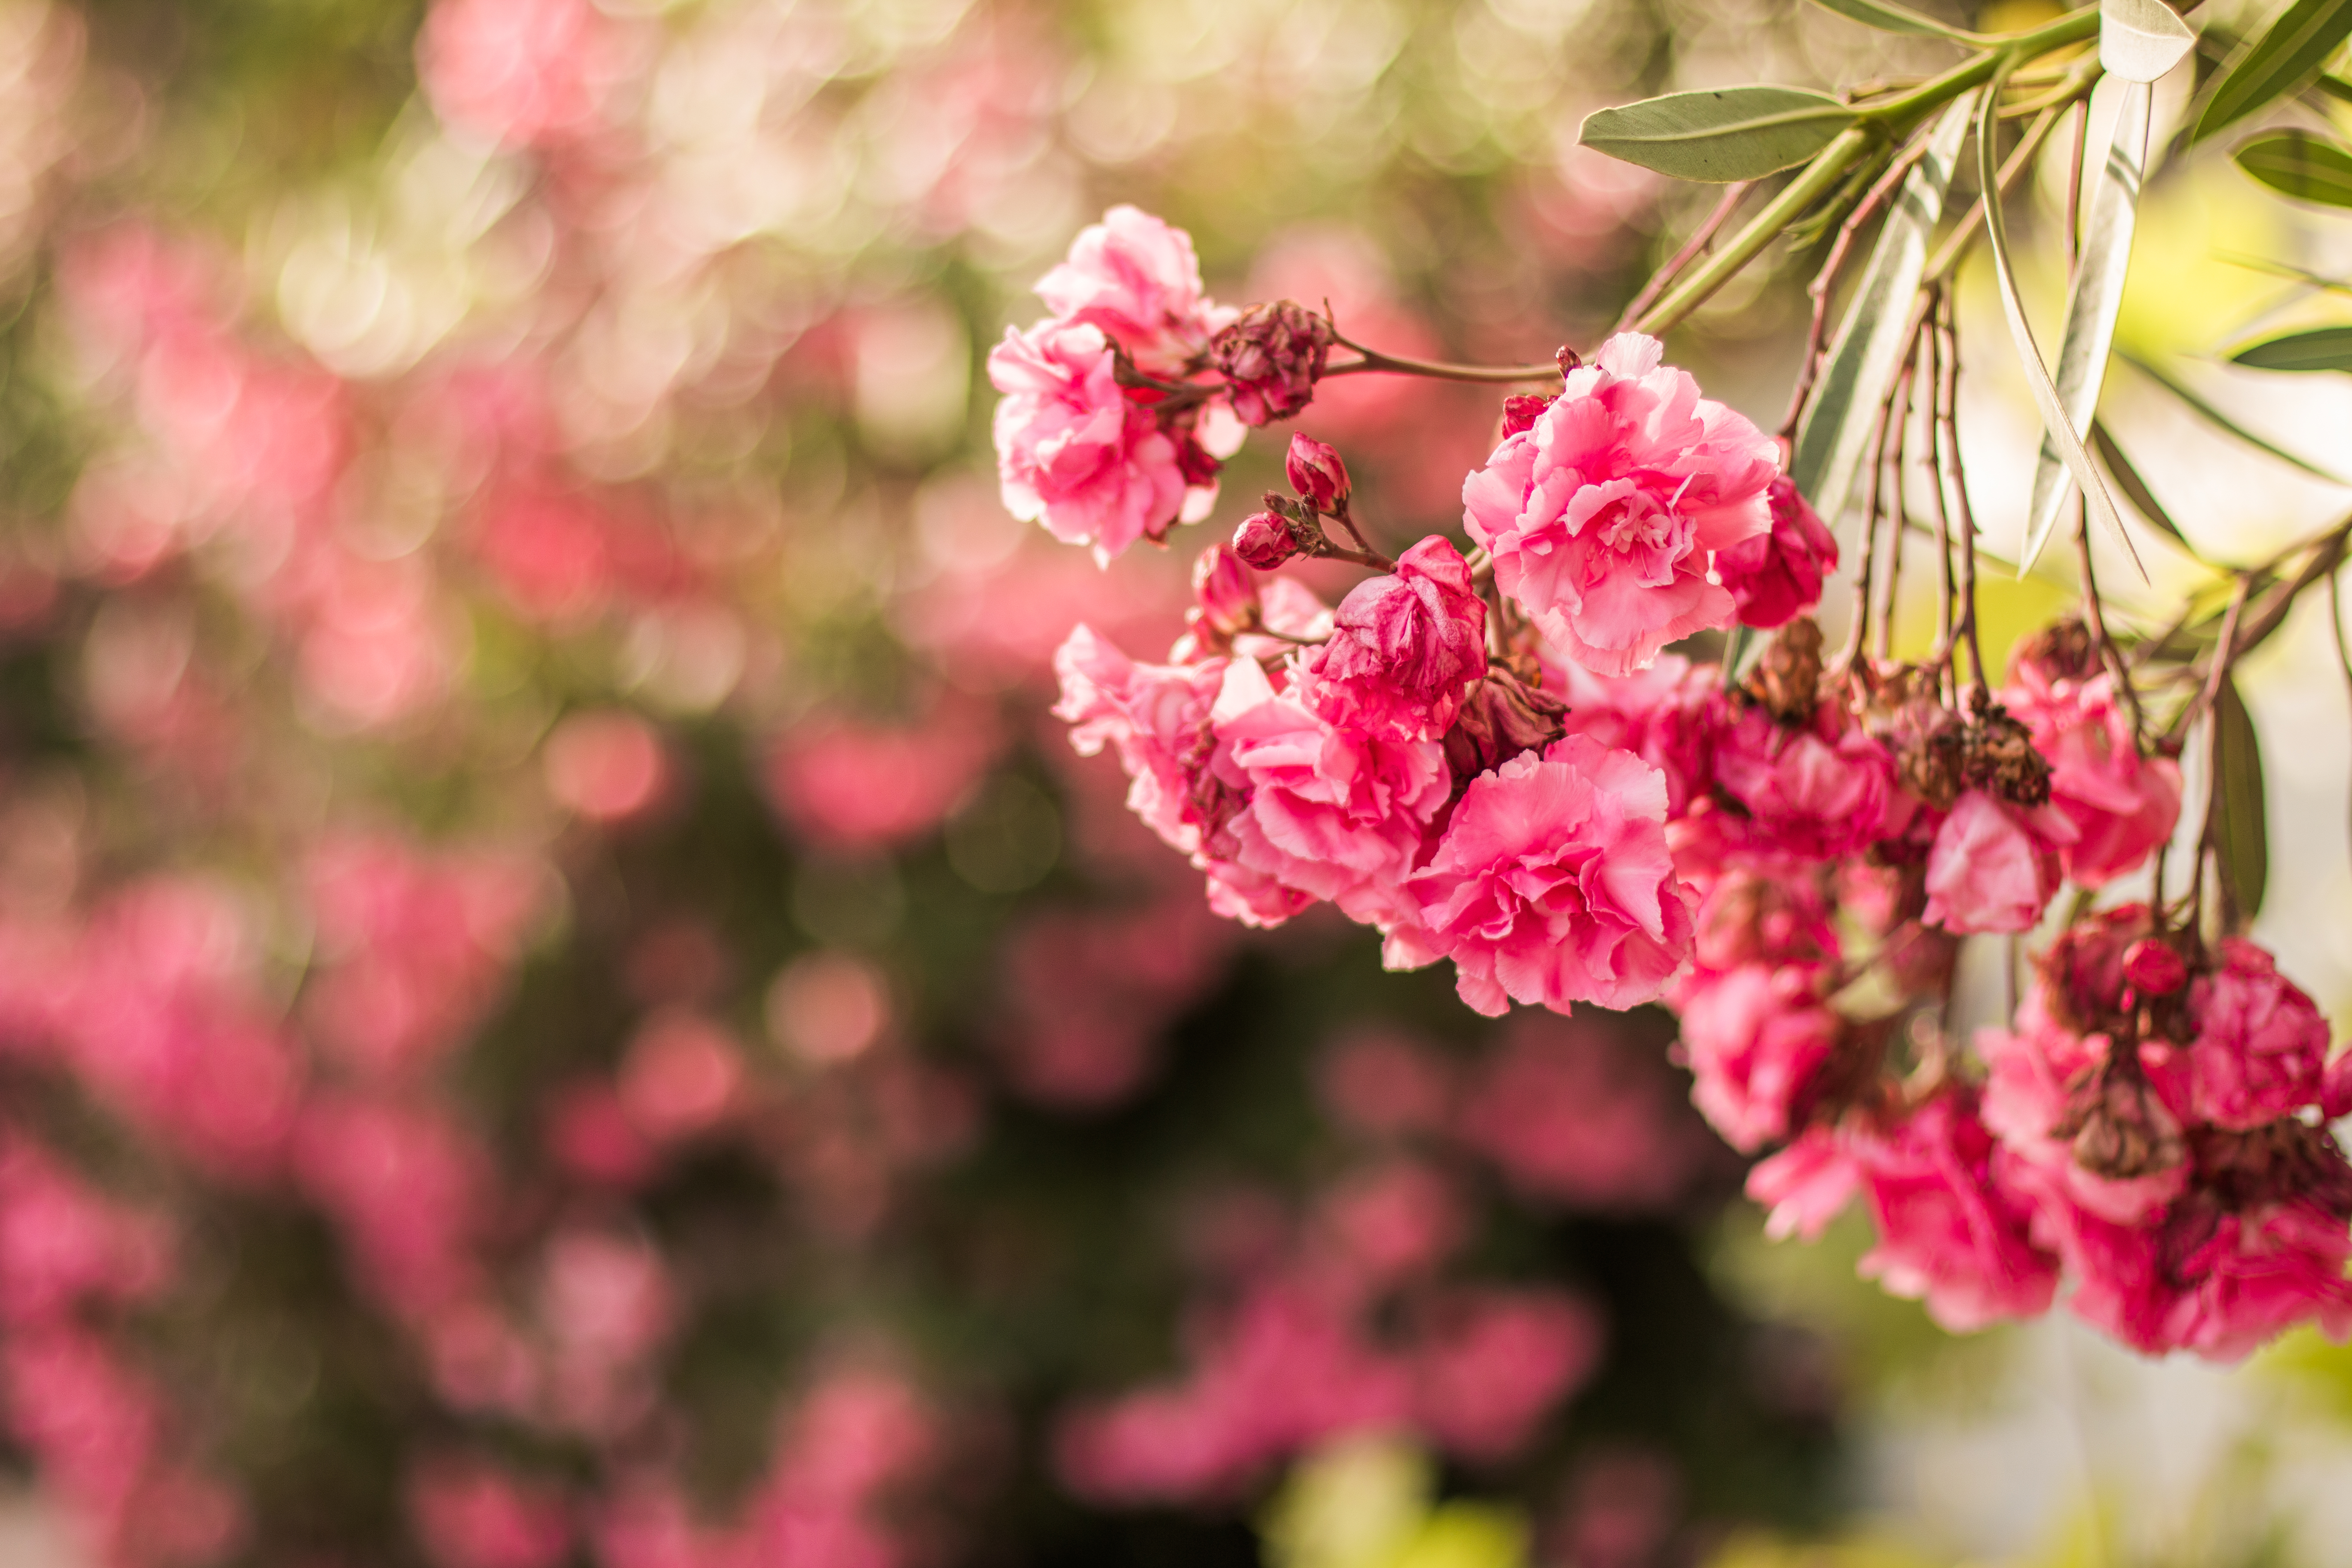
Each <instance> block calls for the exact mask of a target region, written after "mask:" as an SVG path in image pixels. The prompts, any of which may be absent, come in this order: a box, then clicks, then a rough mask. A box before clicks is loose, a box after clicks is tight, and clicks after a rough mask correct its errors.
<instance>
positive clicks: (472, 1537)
mask: <svg viewBox="0 0 2352 1568" xmlns="http://www.w3.org/2000/svg"><path fill="white" fill-rule="evenodd" d="M408 1510H409V1515H410V1517H411V1518H412V1519H413V1520H414V1521H415V1526H416V1533H417V1536H418V1538H419V1540H420V1541H421V1542H422V1543H423V1545H424V1547H425V1555H426V1556H427V1557H428V1558H430V1559H431V1560H432V1561H433V1562H434V1563H436V1564H438V1565H439V1568H549V1565H550V1564H551V1563H555V1562H556V1561H557V1560H558V1559H560V1558H562V1555H563V1553H564V1551H565V1549H566V1548H567V1547H568V1546H569V1545H570V1544H571V1538H572V1526H571V1523H570V1521H568V1520H567V1519H566V1518H565V1510H564V1508H563V1504H562V1501H561V1500H559V1499H557V1498H555V1497H554V1496H552V1495H551V1494H549V1493H548V1492H546V1491H544V1490H542V1489H539V1488H535V1487H526V1486H523V1485H521V1484H520V1483H518V1482H516V1481H515V1480H513V1479H510V1478H509V1477H508V1476H507V1475H505V1474H504V1473H503V1472H501V1471H499V1470H498V1469H495V1468H492V1467H490V1466H488V1465H486V1464H479V1463H474V1462H470V1461H461V1460H441V1461H437V1462H435V1463H433V1464H429V1465H426V1466H425V1467H424V1468H421V1469H420V1470H419V1471H418V1472H417V1474H416V1476H415V1478H414V1479H412V1480H411V1481H410V1482H409V1487H408Z"/></svg>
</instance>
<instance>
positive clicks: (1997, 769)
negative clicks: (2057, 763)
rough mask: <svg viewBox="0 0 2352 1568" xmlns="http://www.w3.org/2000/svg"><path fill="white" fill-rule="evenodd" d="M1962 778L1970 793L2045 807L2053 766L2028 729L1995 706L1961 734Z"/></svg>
mask: <svg viewBox="0 0 2352 1568" xmlns="http://www.w3.org/2000/svg"><path fill="white" fill-rule="evenodd" d="M1960 777H1961V779H1962V781H1963V782H1964V783H1965V784H1967V785H1968V786H1969V788H1970V789H1980V790H1984V791H1986V792H1988V793H1989V794H1991V795H1998V796H1999V797H2000V798H2001V799H2002V800H2005V801H2008V802H2009V803H2010V804H2011V805H2025V806H2034V805H2047V804H2049V800H2050V763H2048V761H2046V760H2045V759H2044V758H2043V757H2042V753H2041V752H2037V751H2035V750H2034V749H2033V737H2032V733H2031V732H2029V731H2027V730H2026V728H2025V726H2024V725H2022V724H2021V723H2019V722H2018V721H2016V720H2014V719H2012V718H2011V717H2010V716H2009V712H2008V710H2006V709H2004V708H2002V707H2000V705H1998V704H1994V705H1992V706H1990V707H1988V708H1986V709H1985V710H1984V711H1983V712H1981V713H1979V714H1978V715H1977V718H1976V721H1975V722H1973V723H1971V724H1969V727H1968V728H1967V729H1966V730H1965V731H1962V732H1961V753H1960Z"/></svg>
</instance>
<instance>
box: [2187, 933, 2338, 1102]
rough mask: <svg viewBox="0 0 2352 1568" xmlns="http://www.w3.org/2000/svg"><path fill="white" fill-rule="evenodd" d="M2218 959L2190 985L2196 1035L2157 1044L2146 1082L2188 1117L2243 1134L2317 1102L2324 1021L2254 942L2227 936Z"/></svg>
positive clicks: (2323, 1052)
mask: <svg viewBox="0 0 2352 1568" xmlns="http://www.w3.org/2000/svg"><path fill="white" fill-rule="evenodd" d="M2220 960H2221V963H2220V966H2219V967H2218V968H2216V969H2214V970H2212V971H2211V972H2210V973H2204V974H2200V975H2198V976H2197V978H2196V979H2195V980H2194V981H2192V982H2191V983H2190V985H2189V1016H2190V1018H2192V1019H2194V1020H2195V1026H2196V1030H2197V1037H2196V1038H2195V1039H2194V1040H2193V1041H2191V1042H2190V1043H2189V1046H2188V1047H2186V1048H2177V1047H2164V1046H2151V1047H2149V1048H2148V1049H2147V1053H2146V1054H2147V1058H2148V1076H2149V1078H2150V1079H2153V1080H2154V1082H2155V1084H2156V1087H2157V1089H2158V1091H2159V1092H2160V1093H2162V1094H2163V1096H2164V1098H2165V1100H2166V1101H2167V1102H2168V1104H2170V1105H2171V1106H2172V1107H2173V1108H2174V1109H2175V1110H2177V1111H2178V1112H2179V1114H2180V1116H2181V1117H2182V1118H2183V1119H2184V1120H2187V1121H2202V1122H2209V1123H2210V1124H2211V1125H2213V1126H2216V1127H2228V1128H2231V1129H2236V1130H2241V1131H2242V1130H2245V1129H2249V1128H2254V1127H2260V1126H2262V1125H2263V1124H2264V1123H2265V1122H2270V1121H2277V1120H2278V1119H2279V1118H2281V1117H2283V1116H2292V1115H2294V1113H2295V1112H2296V1111H2298V1110H2302V1109H2303V1108H2304V1107H2305V1106H2307V1105H2310V1104H2313V1103H2314V1102H2315V1101H2316V1100H2318V1099H2319V1098H2320V1089H2321V1079H2322V1075H2323V1073H2324V1072H2325V1070H2326V1064H2327V1020H2326V1018H2325V1017H2324V1016H2321V1014H2320V1011H2319V1009H2318V1007H2317V1006H2316V1005H2314V1004H2313V1002H2312V1000H2311V998H2310V997H2309V996H2307V995H2305V994H2304V993H2303V991H2302V990H2301V989H2300V988H2299V987H2297V986H2296V985H2295V984H2294V982H2293V981H2290V980H2289V979H2287V978H2286V977H2285V976H2284V975H2283V974H2281V973H2279V972H2278V964H2277V963H2276V961H2274V960H2273V958H2272V957H2271V955H2270V954H2269V953H2267V952H2263V949H2261V948H2260V947H2257V946H2256V945H2254V943H2252V942H2247V941H2245V940H2243V939H2242V938H2239V937H2223V938H2222V939H2221V952H2220Z"/></svg>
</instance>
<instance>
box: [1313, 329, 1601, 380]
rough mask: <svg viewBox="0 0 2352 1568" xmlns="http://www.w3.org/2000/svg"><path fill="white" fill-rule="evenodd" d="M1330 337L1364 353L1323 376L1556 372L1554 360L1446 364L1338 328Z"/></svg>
mask: <svg viewBox="0 0 2352 1568" xmlns="http://www.w3.org/2000/svg"><path fill="white" fill-rule="evenodd" d="M1331 341H1332V342H1336V343H1338V344H1339V346H1340V347H1342V348H1349V349H1353V350H1355V351H1356V352H1357V353H1360V354H1361V355H1363V356H1364V357H1363V358H1361V359H1358V360H1349V362H1348V363H1345V364H1335V365H1333V366H1331V367H1330V368H1329V369H1328V370H1326V371H1325V372H1324V373H1323V374H1325V375H1326V376H1334V375H1367V374H1376V373H1385V374H1391V375H1426V376H1432V377H1434V378H1435V379H1437V380H1439V381H1485V382H1507V381H1549V380H1550V379H1552V378H1553V377H1554V376H1557V375H1558V374H1559V364H1558V363H1557V362H1555V363H1549V364H1447V363H1443V362H1442V361H1438V360H1427V359H1412V358H1409V357H1407V356H1406V355H1403V354H1391V353H1381V351H1380V350H1378V349H1368V348H1366V347H1365V346H1364V345H1363V344H1361V343H1360V342H1354V341H1353V340H1351V339H1349V338H1344V337H1341V336H1340V335H1339V333H1337V332H1334V333H1332V334H1331Z"/></svg>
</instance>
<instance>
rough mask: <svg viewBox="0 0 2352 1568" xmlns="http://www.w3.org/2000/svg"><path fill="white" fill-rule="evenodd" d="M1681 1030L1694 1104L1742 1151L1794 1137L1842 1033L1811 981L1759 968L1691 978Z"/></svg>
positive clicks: (1793, 972) (1793, 971)
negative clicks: (1804, 1101)
mask: <svg viewBox="0 0 2352 1568" xmlns="http://www.w3.org/2000/svg"><path fill="white" fill-rule="evenodd" d="M1682 1024H1683V1032H1682V1053H1681V1054H1682V1058H1683V1060H1684V1062H1685V1065H1686V1066H1688V1067H1689V1068H1690V1069H1691V1075H1692V1079H1693V1082H1692V1085H1691V1100H1692V1101H1693V1102H1694V1103H1695V1104H1696V1105H1697V1107H1698V1108H1699V1110H1701V1111H1702V1112H1703V1113H1705V1115H1706V1119H1707V1121H1709V1122H1711V1123H1713V1124H1714V1127H1715V1130H1716V1131H1718V1132H1720V1133H1722V1134H1723V1136H1724V1140H1725V1141H1726V1142H1728V1143H1730V1144H1731V1146H1732V1147H1733V1148H1735V1149H1741V1150H1754V1149H1756V1148H1759V1147H1760V1146H1761V1145H1763V1144H1765V1143H1768V1142H1774V1141H1777V1140H1779V1139H1782V1138H1786V1137H1787V1136H1789V1134H1790V1131H1792V1130H1793V1129H1794V1128H1795V1126H1796V1114H1795V1112H1796V1106H1797V1103H1798V1101H1799V1100H1800V1099H1801V1096H1802V1095H1803V1094H1804V1092H1805V1090H1806V1089H1807V1088H1808V1087H1809V1086H1810V1085H1811V1081H1812V1078H1813V1074H1814V1073H1815V1071H1816V1070H1818V1069H1819V1068H1820V1067H1821V1065H1822V1063H1823V1062H1825V1061H1827V1060H1828V1059H1829V1057H1830V1053H1831V1052H1832V1050H1834V1049H1835V1048H1836V1047H1837V1043H1838V1039H1839V1037H1840V1036H1841V1034H1842V1032H1843V1030H1842V1026H1841V1025H1840V1023H1839V1021H1838V1017H1837V1015H1836V1014H1834V1013H1832V1012H1831V1011H1830V1010H1829V1009H1828V1008H1827V1007H1825V1006H1823V1005H1822V1004H1821V1002H1820V1000H1819V999H1818V997H1817V996H1816V995H1815V994H1814V985H1813V977H1812V976H1811V974H1810V973H1808V972H1807V971H1805V970H1803V969H1798V968H1785V969H1778V968H1774V967H1771V966H1769V965H1767V964H1762V963H1744V964H1741V965H1740V966H1739V967H1738V968H1737V969H1734V970H1732V971H1730V972H1729V973H1724V974H1715V975H1702V976H1698V977H1696V978H1694V979H1693V980H1692V981H1691V982H1690V983H1689V984H1687V985H1686V986H1685V988H1684V992H1683V996H1682Z"/></svg>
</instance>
